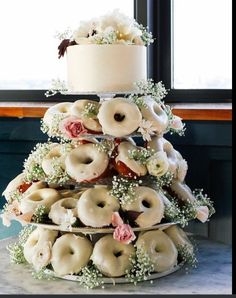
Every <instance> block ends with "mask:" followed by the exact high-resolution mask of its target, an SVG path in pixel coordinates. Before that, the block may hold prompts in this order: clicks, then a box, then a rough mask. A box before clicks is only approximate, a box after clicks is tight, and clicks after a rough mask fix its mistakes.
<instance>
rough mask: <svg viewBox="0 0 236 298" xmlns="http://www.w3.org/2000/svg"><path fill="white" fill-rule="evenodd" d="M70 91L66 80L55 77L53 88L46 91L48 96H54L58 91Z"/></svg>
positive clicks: (63, 92) (62, 92)
mask: <svg viewBox="0 0 236 298" xmlns="http://www.w3.org/2000/svg"><path fill="white" fill-rule="evenodd" d="M67 91H68V89H67V87H66V82H65V81H62V80H60V79H53V80H52V83H51V88H50V89H49V90H47V91H46V92H45V96H46V97H50V96H54V95H55V94H57V93H61V94H65V93H66V92H67Z"/></svg>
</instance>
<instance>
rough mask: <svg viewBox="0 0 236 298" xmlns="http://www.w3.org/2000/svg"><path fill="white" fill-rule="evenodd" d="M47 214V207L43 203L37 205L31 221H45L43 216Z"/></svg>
mask: <svg viewBox="0 0 236 298" xmlns="http://www.w3.org/2000/svg"><path fill="white" fill-rule="evenodd" d="M46 216H47V207H46V206H43V205H39V206H37V207H36V209H35V211H34V214H33V217H32V221H33V222H36V223H42V222H44V221H45V217H46Z"/></svg>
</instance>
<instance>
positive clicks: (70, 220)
mask: <svg viewBox="0 0 236 298" xmlns="http://www.w3.org/2000/svg"><path fill="white" fill-rule="evenodd" d="M75 222H76V217H75V216H74V214H73V211H72V210H71V209H67V212H66V214H65V216H64V221H63V223H62V224H61V225H60V227H61V228H62V229H63V230H66V231H70V232H71V231H72V225H73V224H74V223H75Z"/></svg>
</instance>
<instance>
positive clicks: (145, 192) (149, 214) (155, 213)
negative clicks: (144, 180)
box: [122, 186, 164, 227]
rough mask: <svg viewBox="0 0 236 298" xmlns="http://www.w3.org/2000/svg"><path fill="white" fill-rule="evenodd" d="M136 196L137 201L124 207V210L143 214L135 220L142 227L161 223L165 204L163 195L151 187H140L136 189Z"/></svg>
mask: <svg viewBox="0 0 236 298" xmlns="http://www.w3.org/2000/svg"><path fill="white" fill-rule="evenodd" d="M134 196H135V200H134V201H133V202H131V203H127V204H125V205H122V209H123V210H125V211H137V212H142V213H141V214H140V215H139V216H138V217H137V219H136V220H135V222H136V223H137V225H138V226H140V227H148V226H152V225H154V224H157V223H159V222H160V221H161V219H162V218H163V216H164V203H163V201H162V197H161V195H160V194H159V193H157V192H156V191H155V190H153V189H151V188H150V187H146V186H139V187H136V189H135V195H134Z"/></svg>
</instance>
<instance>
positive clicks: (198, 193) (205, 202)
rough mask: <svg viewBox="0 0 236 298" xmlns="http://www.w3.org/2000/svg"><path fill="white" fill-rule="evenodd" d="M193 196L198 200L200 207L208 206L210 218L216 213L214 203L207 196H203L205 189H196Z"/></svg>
mask: <svg viewBox="0 0 236 298" xmlns="http://www.w3.org/2000/svg"><path fill="white" fill-rule="evenodd" d="M193 195H194V196H195V198H196V201H197V203H198V206H207V207H208V209H209V217H211V216H212V215H213V214H214V213H215V212H216V211H215V208H214V206H213V201H211V199H210V198H208V196H207V194H205V195H204V194H203V189H195V190H194V191H193Z"/></svg>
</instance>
